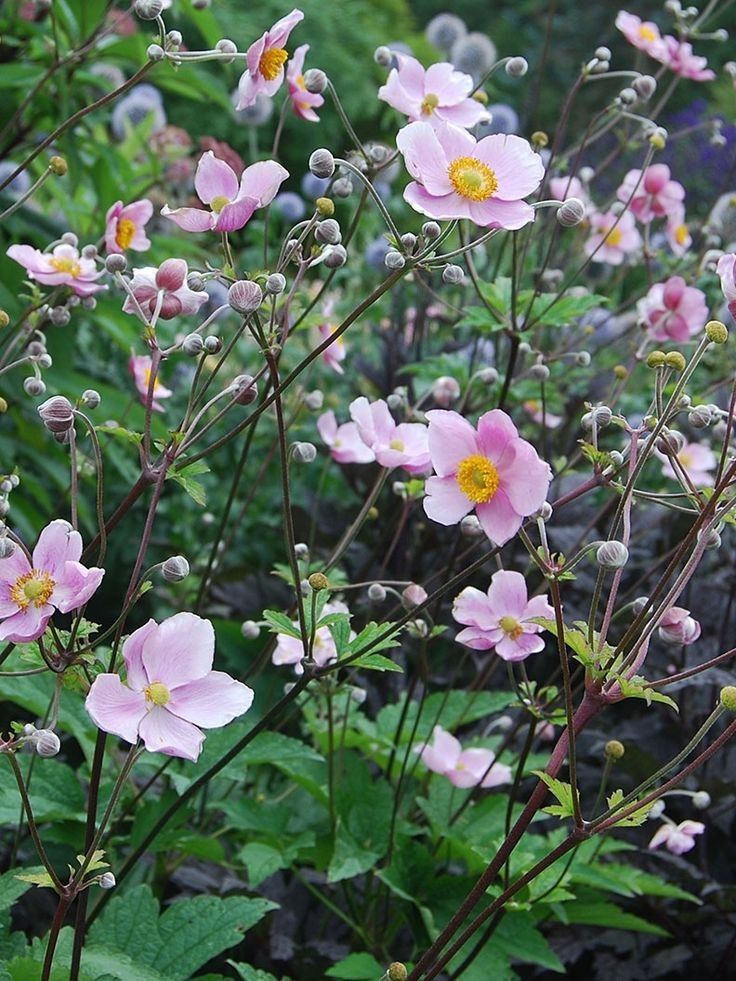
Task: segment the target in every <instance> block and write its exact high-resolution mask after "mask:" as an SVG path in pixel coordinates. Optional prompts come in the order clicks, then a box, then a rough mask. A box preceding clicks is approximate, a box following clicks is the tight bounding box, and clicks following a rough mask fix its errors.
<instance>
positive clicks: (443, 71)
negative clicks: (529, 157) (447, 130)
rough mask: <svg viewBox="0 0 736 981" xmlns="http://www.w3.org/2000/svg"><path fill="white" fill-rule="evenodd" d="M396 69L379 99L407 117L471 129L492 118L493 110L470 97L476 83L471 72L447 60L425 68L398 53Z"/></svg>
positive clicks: (379, 94)
mask: <svg viewBox="0 0 736 981" xmlns="http://www.w3.org/2000/svg"><path fill="white" fill-rule="evenodd" d="M396 60H397V62H398V67H397V68H392V69H391V71H390V72H389V76H388V79H387V80H386V84H385V85H382V86H381V88H380V89H379V90H378V98H379V99H383V101H384V102H388V104H389V105H390V106H393V108H394V109H397V110H398V111H399V112H401V113H403V114H404V115H405V116H408V117H409V119H410V120H412V121H413V122H414V121H417V120H422V121H424V122H427V123H430V124H431V125H432V126H436V125H440V124H442V123H452V124H453V125H454V126H461V127H463V128H464V129H470V128H471V127H472V126H475V125H476V124H477V123H480V122H484V121H485V120H487V119H490V113H489V112H488V111H487V110H486V109H485V108H484V107H483V106H482V105H481V103H480V102H478V101H476V100H475V99H473V98H471V96H470V93H471V92H472V91H473V88H474V82H473V79H472V78H471V76H470V75H465V74H464V73H463V72H458V71H455V69H454V68H453V66H452V65H450V64H448V63H447V62H444V61H443V62H440V63H438V64H436V65H430V66H429V68H427V69H426V71H425V69H424V68H423V67H422V65H421V64H420V62H418V61H417V59H416V58H412V57H410V56H409V55H405V54H397V56H396Z"/></svg>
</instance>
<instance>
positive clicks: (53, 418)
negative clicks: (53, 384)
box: [37, 395, 74, 433]
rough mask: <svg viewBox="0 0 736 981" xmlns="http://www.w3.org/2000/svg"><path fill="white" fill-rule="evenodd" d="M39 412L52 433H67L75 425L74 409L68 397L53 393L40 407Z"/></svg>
mask: <svg viewBox="0 0 736 981" xmlns="http://www.w3.org/2000/svg"><path fill="white" fill-rule="evenodd" d="M37 411H38V414H39V415H40V416H41V419H42V420H43V424H44V426H45V427H46V428H47V429H48V431H49V432H50V433H65V432H67V431H68V430H69V429H71V428H72V426H73V425H74V409H73V407H72V404H71V402H70V401H69V399H68V398H65V397H64V396H63V395H53V396H52V397H51V398H50V399H46V401H45V402H42V403H41V405H39V407H38V410H37Z"/></svg>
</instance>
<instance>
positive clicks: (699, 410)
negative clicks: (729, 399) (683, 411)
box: [687, 405, 713, 429]
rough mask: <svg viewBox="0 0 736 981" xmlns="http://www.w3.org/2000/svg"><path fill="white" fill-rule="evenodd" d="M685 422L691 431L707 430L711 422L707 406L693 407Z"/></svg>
mask: <svg viewBox="0 0 736 981" xmlns="http://www.w3.org/2000/svg"><path fill="white" fill-rule="evenodd" d="M687 421H688V422H689V423H690V425H691V426H692V427H693V429H707V428H708V426H710V424H711V423H712V422H713V418H712V416H711V414H710V409H709V408H708V406H707V405H695V406H693V408H692V409H691V410H690V411H689V412H688V414H687Z"/></svg>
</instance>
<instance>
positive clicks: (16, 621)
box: [0, 603, 54, 644]
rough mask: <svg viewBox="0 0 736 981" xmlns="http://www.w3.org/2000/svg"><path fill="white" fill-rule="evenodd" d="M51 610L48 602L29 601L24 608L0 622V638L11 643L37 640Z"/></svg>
mask: <svg viewBox="0 0 736 981" xmlns="http://www.w3.org/2000/svg"><path fill="white" fill-rule="evenodd" d="M53 612H54V608H53V606H51V605H50V604H49V603H44V605H43V606H36V604H35V603H29V605H28V606H27V607H26V608H25V610H19V611H18V612H17V613H15V614H13V616H12V617H8V619H7V620H3V622H2V623H0V640H8V641H11V642H12V643H13V644H25V643H27V642H28V641H31V640H38V638H39V637H40V636H41V634H42V633H43V632H44V630H45V629H46V624H47V623H48V622H49V619H50V618H51V614H52V613H53Z"/></svg>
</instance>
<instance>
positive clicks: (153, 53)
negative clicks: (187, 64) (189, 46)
mask: <svg viewBox="0 0 736 981" xmlns="http://www.w3.org/2000/svg"><path fill="white" fill-rule="evenodd" d="M146 57H147V58H148V60H149V61H153V62H156V61H163V60H164V58H165V57H166V52H165V51H164V49H163V48H162V47H161V45H160V44H149V45H148V47H147V48H146Z"/></svg>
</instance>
